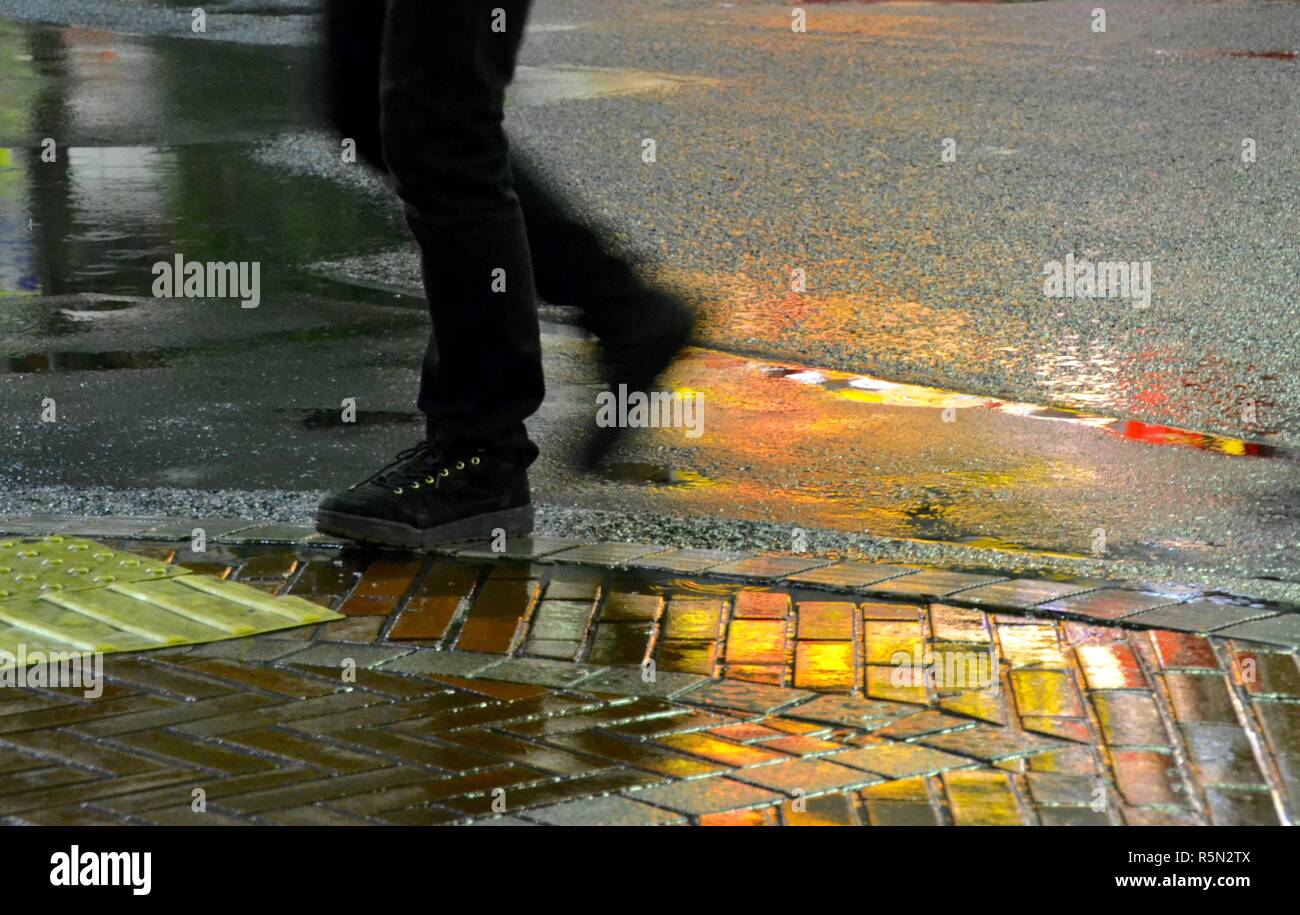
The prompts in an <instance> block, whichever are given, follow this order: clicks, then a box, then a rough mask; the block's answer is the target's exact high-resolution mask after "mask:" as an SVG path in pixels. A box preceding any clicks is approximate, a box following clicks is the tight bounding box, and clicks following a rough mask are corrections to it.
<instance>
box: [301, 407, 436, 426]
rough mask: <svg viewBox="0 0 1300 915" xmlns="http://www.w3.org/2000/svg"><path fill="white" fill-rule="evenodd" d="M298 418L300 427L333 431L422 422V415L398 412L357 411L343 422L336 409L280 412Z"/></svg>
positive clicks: (341, 414) (340, 413)
mask: <svg viewBox="0 0 1300 915" xmlns="http://www.w3.org/2000/svg"><path fill="white" fill-rule="evenodd" d="M279 412H281V413H289V414H292V415H295V416H298V417H299V418H300V422H301V423H302V425H304V426H305V427H307V428H308V429H335V428H343V427H345V426H346V427H352V426H404V425H408V424H410V423H414V422H419V423H423V422H424V415H423V414H421V413H415V412H402V411H398V410H358V411H357V412H356V416H355V417H354V418H353V419H351V420H349V421H347V422H345V421H344V419H343V413H342V411H341V410H339V409H337V408H333V409H330V408H323V407H322V408H308V409H302V410H289V409H285V410H280V411H279Z"/></svg>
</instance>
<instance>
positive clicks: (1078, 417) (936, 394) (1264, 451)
mask: <svg viewBox="0 0 1300 915" xmlns="http://www.w3.org/2000/svg"><path fill="white" fill-rule="evenodd" d="M758 370H759V371H760V372H762V373H763V374H766V375H771V376H774V377H779V378H785V379H788V380H790V381H794V382H798V383H800V384H810V385H817V386H819V387H821V388H823V389H825V390H827V391H830V392H832V393H833V394H835V395H836V396H837V397H840V398H843V399H845V400H854V401H859V402H861V403H870V404H883V405H886V406H896V407H924V408H929V409H934V410H954V411H955V410H969V409H984V410H996V411H998V412H1002V413H1008V414H1011V415H1013V416H1021V417H1024V418H1026V419H1041V420H1050V421H1053V422H1066V423H1072V424H1075V425H1080V426H1088V427H1091V428H1094V429H1100V430H1103V431H1105V432H1106V433H1108V434H1110V435H1116V436H1119V437H1120V438H1125V439H1129V440H1131V441H1137V442H1143V443H1144V444H1148V445H1177V446H1180V447H1187V448H1197V449H1199V450H1202V451H1214V452H1217V453H1219V454H1225V455H1229V456H1232V457H1276V456H1280V452H1279V451H1278V449H1277V448H1275V447H1274V446H1272V445H1268V444H1265V443H1261V442H1250V441H1245V440H1243V439H1236V438H1231V437H1229V436H1224V435H1213V434H1210V433H1204V432H1192V431H1189V430H1186V429H1178V428H1175V427H1172V426H1161V425H1153V424H1150V423H1143V422H1134V421H1126V420H1121V419H1115V418H1113V417H1108V416H1100V415H1097V414H1091V413H1086V412H1083V411H1081V410H1070V409H1065V408H1062V407H1044V406H1038V405H1036V404H1027V403H1016V402H1013V401H1005V400H1001V399H999V398H996V397H983V396H978V395H972V394H961V393H958V392H956V391H945V390H942V389H940V388H930V387H925V386H922V385H914V384H902V383H899V382H894V381H885V380H884V379H882V378H873V377H871V376H869V375H860V374H855V373H852V372H837V371H831V370H823V369H809V368H791V367H789V366H783V365H760V366H759V367H758Z"/></svg>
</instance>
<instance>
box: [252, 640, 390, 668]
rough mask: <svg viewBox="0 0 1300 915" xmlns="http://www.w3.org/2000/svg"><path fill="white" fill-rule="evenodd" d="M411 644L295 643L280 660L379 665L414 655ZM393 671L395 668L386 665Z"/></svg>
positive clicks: (338, 665) (326, 664) (320, 664)
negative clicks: (404, 645) (409, 645)
mask: <svg viewBox="0 0 1300 915" xmlns="http://www.w3.org/2000/svg"><path fill="white" fill-rule="evenodd" d="M411 651H412V649H411V648H409V647H403V646H396V645H394V646H387V647H381V646H378V645H356V644H353V643H350V642H315V643H313V644H311V645H308V646H306V647H302V646H294V650H293V651H292V652H290V653H287V654H283V655H279V656H278V657H277V658H276V660H279V661H281V662H283V663H285V664H310V665H312V666H314V667H334V668H338V669H342V668H343V666H344V665H347V666H349V667H353V666H355V667H358V668H360V667H379V666H380V665H381V664H387V663H389V662H391V661H395V660H397V659H398V658H400V657H402V656H403V655H407V654H410V653H411ZM386 669H388V670H391V669H393V668H391V667H389V668H386Z"/></svg>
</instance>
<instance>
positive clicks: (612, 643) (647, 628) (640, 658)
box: [587, 623, 654, 665]
mask: <svg viewBox="0 0 1300 915" xmlns="http://www.w3.org/2000/svg"><path fill="white" fill-rule="evenodd" d="M653 631H654V624H652V623H600V624H599V625H597V626H596V634H595V635H594V636H593V637H592V640H591V653H590V654H589V655H588V656H587V660H588V661H590V662H591V663H592V664H637V665H639V664H641V663H642V662H644V661H645V659H646V654H647V652H648V651H649V648H650V638H651V635H652V633H653Z"/></svg>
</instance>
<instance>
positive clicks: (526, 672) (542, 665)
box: [492, 658, 604, 687]
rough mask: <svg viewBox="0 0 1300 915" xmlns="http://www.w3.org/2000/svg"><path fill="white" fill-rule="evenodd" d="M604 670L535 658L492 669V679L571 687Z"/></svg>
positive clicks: (504, 664)
mask: <svg viewBox="0 0 1300 915" xmlns="http://www.w3.org/2000/svg"><path fill="white" fill-rule="evenodd" d="M602 670H604V668H603V667H593V666H590V665H586V664H566V663H564V662H563V661H543V660H539V659H534V658H511V659H509V660H507V661H505V662H504V663H502V664H498V665H497V666H496V667H493V668H492V679H494V680H505V681H506V682H508V683H535V684H538V685H539V686H554V687H571V686H577V685H578V684H579V683H582V682H584V681H586V680H589V679H591V677H592V676H594V675H595V674H598V673H600V672H601V671H602Z"/></svg>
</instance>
